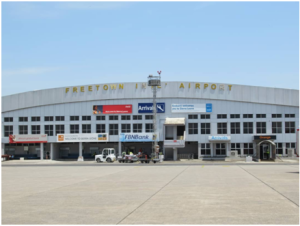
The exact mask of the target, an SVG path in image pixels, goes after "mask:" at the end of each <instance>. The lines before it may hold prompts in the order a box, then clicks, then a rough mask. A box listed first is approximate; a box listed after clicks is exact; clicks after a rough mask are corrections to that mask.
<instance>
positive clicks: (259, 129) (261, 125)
mask: <svg viewBox="0 0 300 226" xmlns="http://www.w3.org/2000/svg"><path fill="white" fill-rule="evenodd" d="M256 133H267V123H266V122H256Z"/></svg>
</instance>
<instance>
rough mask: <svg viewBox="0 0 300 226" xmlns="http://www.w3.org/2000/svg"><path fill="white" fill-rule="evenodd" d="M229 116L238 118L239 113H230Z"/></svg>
mask: <svg viewBox="0 0 300 226" xmlns="http://www.w3.org/2000/svg"><path fill="white" fill-rule="evenodd" d="M230 118H240V115H239V114H231V115H230Z"/></svg>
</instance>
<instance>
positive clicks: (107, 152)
mask: <svg viewBox="0 0 300 226" xmlns="http://www.w3.org/2000/svg"><path fill="white" fill-rule="evenodd" d="M115 153H116V150H115V149H114V148H104V149H103V150H102V153H101V154H99V155H95V160H96V162H105V161H106V162H114V161H115V160H116V156H115Z"/></svg>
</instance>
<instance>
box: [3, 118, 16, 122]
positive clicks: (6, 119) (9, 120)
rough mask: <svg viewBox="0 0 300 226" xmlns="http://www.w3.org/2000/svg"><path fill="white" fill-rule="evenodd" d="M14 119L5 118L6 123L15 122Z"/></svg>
mask: <svg viewBox="0 0 300 226" xmlns="http://www.w3.org/2000/svg"><path fill="white" fill-rule="evenodd" d="M13 121H14V118H13V117H5V118H4V122H13Z"/></svg>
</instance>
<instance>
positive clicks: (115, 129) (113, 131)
mask: <svg viewBox="0 0 300 226" xmlns="http://www.w3.org/2000/svg"><path fill="white" fill-rule="evenodd" d="M109 135H119V125H118V124H109Z"/></svg>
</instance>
